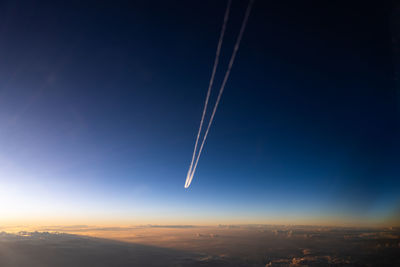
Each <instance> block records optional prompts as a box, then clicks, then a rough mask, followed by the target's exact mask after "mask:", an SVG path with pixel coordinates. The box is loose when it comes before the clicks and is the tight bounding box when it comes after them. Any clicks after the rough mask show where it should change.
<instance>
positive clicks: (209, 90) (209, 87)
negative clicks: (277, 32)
mask: <svg viewBox="0 0 400 267" xmlns="http://www.w3.org/2000/svg"><path fill="white" fill-rule="evenodd" d="M231 3H232V0H229V1H228V5H227V6H226V10H225V16H224V23H223V25H222V29H221V33H220V35H219V40H218V46H217V52H216V53H215V60H214V67H213V70H212V74H211V78H210V82H209V85H208V90H207V96H206V101H205V103H204V108H203V115H202V116H201V121H200V127H199V131H198V133H197V138H196V143H195V144H194V150H193V156H192V161H191V162H190V167H189V170H188V174H187V176H186V183H185V188H188V187H189V185H190V182H191V181H192V177H193V174H194V172H192V168H193V162H194V159H195V156H196V151H197V145H198V143H199V138H200V134H201V129H202V128H203V123H204V117H205V115H206V111H207V106H208V100H209V99H210V94H211V88H212V85H213V83H214V78H215V72H216V71H217V67H218V62H219V54H220V52H221V46H222V42H223V40H224V35H225V29H226V24H228V19H229V11H230V9H231Z"/></svg>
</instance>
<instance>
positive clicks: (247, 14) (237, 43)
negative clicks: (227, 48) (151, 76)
mask: <svg viewBox="0 0 400 267" xmlns="http://www.w3.org/2000/svg"><path fill="white" fill-rule="evenodd" d="M253 3H254V0H250V1H249V4H248V6H247V9H246V13H245V16H244V18H243V22H242V26H241V28H240V32H239V35H238V38H237V40H236V43H235V46H234V49H233V53H232V56H231V59H230V60H229V65H228V69H227V71H226V73H225V76H224V80H223V81H222V85H221V88H220V90H219V93H218V97H217V101H216V102H215V105H214V109H213V112H212V114H211V117H210V121H209V122H208V126H207V130H206V132H205V134H204V137H203V141H202V142H201V145H200V149H199V152H198V154H197V157H196V162H195V164H194V166H193V159H194V157H195V153H193V158H192V163H191V164H190V168H189V172H188V175H187V177H186V182H185V188H188V187H189V185H190V183H191V182H192V179H193V175H194V173H195V171H196V168H197V164H198V162H199V158H200V155H201V152H202V151H203V147H204V143H205V141H206V139H207V135H208V132H209V130H210V127H211V124H212V122H213V120H214V116H215V112H216V111H217V108H218V105H219V102H220V100H221V96H222V93H223V92H224V89H225V85H226V82H227V81H228V78H229V74H230V72H231V69H232V66H233V62H234V61H235V57H236V54H237V51H238V50H239V46H240V41H241V40H242V37H243V33H244V30H245V29H246V25H247V21H248V19H249V16H250V11H251V8H252V6H253ZM229 6H230V1H229V3H228V7H229ZM224 27H225V20H224ZM220 40H221V39H220ZM221 42H222V41H221ZM214 68H215V69H216V65H215V64H214ZM215 69H213V75H212V78H214V74H215ZM210 84H212V83H211V82H210ZM210 88H211V87H210ZM210 88H209V91H208V92H207V99H206V105H207V103H208V98H209V94H210ZM206 107H207V106H205V109H204V110H203V116H202V120H201V122H200V129H199V133H198V135H197V140H196V145H195V152H196V149H197V143H198V138H199V135H200V131H201V127H202V124H203V120H204V114H205V111H206Z"/></svg>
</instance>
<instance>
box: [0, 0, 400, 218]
mask: <svg viewBox="0 0 400 267" xmlns="http://www.w3.org/2000/svg"><path fill="white" fill-rule="evenodd" d="M225 5H226V2H225V1H124V2H119V1H113V2H102V1H93V2H86V3H82V1H76V2H75V1H66V2H58V1H2V2H1V4H0V148H1V149H0V167H1V166H2V167H1V168H2V172H1V171H0V179H1V181H2V183H4V184H5V185H10V186H11V185H12V186H14V187H15V188H16V189H15V192H14V193H13V194H10V196H9V199H8V200H9V201H15V202H16V203H17V204H16V205H18V201H17V200H16V199H20V198H21V196H27V198H28V199H29V200H32V201H34V202H35V203H37V204H38V205H40V203H42V202H46V203H48V202H52V200H54V199H59V204H55V205H54V206H50V207H48V208H43V209H44V210H38V212H39V213H40V212H41V213H43V214H47V213H51V212H52V210H55V209H57V210H72V211H71V212H73V211H75V213H76V214H75V215H76V216H78V217H79V214H81V213H82V214H84V213H87V212H88V210H90V211H91V212H93V214H96V215H98V214H102V215H101V216H104V214H107V211H109V210H114V209H115V207H119V208H118V209H117V210H118V216H120V217H121V218H131V217H135V216H136V217H140V216H142V217H143V218H149V219H148V221H151V220H163V219H166V220H167V219H170V217H173V216H175V217H176V218H177V219H176V220H180V219H182V218H189V219H188V220H192V221H195V220H197V219H198V216H200V215H199V214H201V216H203V217H205V218H208V219H209V220H210V221H211V220H214V219H215V220H233V221H246V220H250V219H251V220H253V221H267V220H268V219H270V218H274V219H278V220H279V219H280V218H296V219H297V218H300V217H302V218H303V217H304V216H306V217H309V218H314V217H315V218H317V217H318V218H319V217H324V216H325V217H326V216H328V217H334V218H339V219H340V220H342V219H343V218H345V219H343V221H346V220H348V218H353V217H357V218H367V219H369V220H371V221H374V220H376V219H377V218H381V219H382V220H387V219H388V216H389V217H390V216H393V212H395V211H396V210H397V211H398V210H399V197H398V196H399V195H400V194H399V189H400V184H399V180H398V176H399V172H400V170H399V164H398V163H399V160H400V157H399V152H398V151H399V128H398V127H399V112H398V109H397V110H396V105H397V106H398V99H399V98H398V96H397V97H396V84H395V67H396V66H398V62H397V63H396V56H394V51H396V47H395V46H396V43H395V41H396V38H394V37H393V36H396V34H394V35H393V33H396V32H398V29H399V28H397V29H396V25H397V24H398V19H396V17H395V15H396V14H399V12H398V9H397V11H396V9H394V5H393V4H392V3H391V2H385V1H383V3H377V2H375V3H368V1H367V2H365V1H364V2H358V3H357V2H356V1H352V2H349V1H346V2H341V3H336V2H329V3H328V2H326V1H325V2H321V1H279V2H276V1H275V2H273V1H261V0H259V1H256V2H255V5H254V8H253V10H252V13H251V16H250V19H249V23H248V25H247V29H246V32H245V35H244V38H243V40H242V43H241V47H240V50H239V53H238V56H237V58H236V61H235V64H234V67H233V70H232V73H231V76H230V79H229V81H228V83H227V86H226V89H225V92H224V95H223V97H222V102H221V104H220V106H219V110H218V111H217V114H216V118H215V122H214V125H213V127H212V128H211V131H210V134H209V138H208V140H207V143H206V146H205V150H204V153H203V154H202V158H201V159H200V162H199V167H198V171H197V173H196V175H195V178H194V180H193V183H192V186H191V187H190V189H189V191H185V190H184V189H183V185H184V181H185V175H186V171H187V168H188V166H189V163H190V158H191V152H192V149H193V145H194V138H195V134H196V131H197V127H198V124H199V121H200V116H201V111H202V105H203V102H204V98H205V94H206V89H207V85H208V80H209V76H210V74H211V68H212V64H213V60H214V55H215V48H216V45H217V40H218V35H219V31H220V27H221V24H222V17H223V13H224V9H225ZM246 5H247V1H233V4H232V12H231V17H230V20H229V23H228V29H227V33H226V38H225V40H224V45H223V48H222V49H223V52H222V58H221V64H220V69H219V71H218V72H217V80H216V84H217V85H219V84H220V83H221V80H222V76H223V74H224V71H225V68H226V65H227V61H228V60H229V57H230V54H231V52H232V48H233V43H234V41H235V38H236V36H237V33H238V31H239V27H240V23H241V20H242V17H243V14H244V10H245V8H246ZM397 8H398V7H397ZM397 36H398V35H397ZM397 58H398V57H397ZM217 89H218V88H215V89H214V95H213V97H214V98H213V99H215V92H216V91H217ZM397 91H398V90H397ZM397 94H398V92H397ZM396 101H397V102H396ZM397 108H398V107H397ZM22 185H23V186H22ZM71 198H72V199H76V203H75V202H74V201H73V200H71ZM77 203H81V205H79V207H81V206H82V208H81V210H79V208H77V207H76V204H77ZM82 203H83V204H82ZM108 205H109V206H108ZM135 205H136V206H135ZM76 209H78V211H76ZM98 210H99V211H98ZM97 211H98V213H96V212H97ZM101 212H104V214H103V213H101ZM10 214H11V213H10ZM89 214H91V213H89ZM163 214H164V215H163ZM182 214H184V215H182ZM12 216H14V215H10V218H11V219H12V218H14V217H12ZM99 216H100V215H99ZM101 216H100V217H101ZM146 216H147V217H146ZM163 216H164V217H163ZM136 217H135V218H136ZM144 220H145V219H144ZM374 222H375V221H374Z"/></svg>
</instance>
